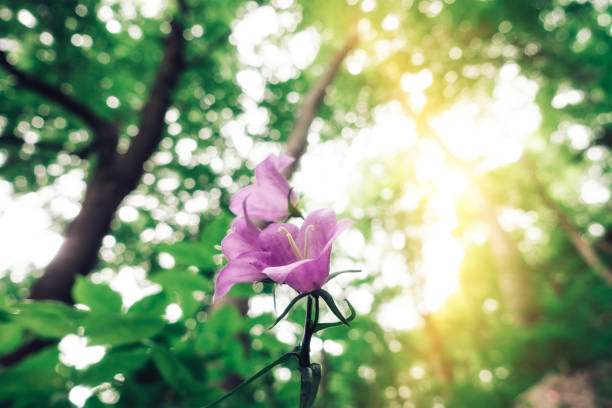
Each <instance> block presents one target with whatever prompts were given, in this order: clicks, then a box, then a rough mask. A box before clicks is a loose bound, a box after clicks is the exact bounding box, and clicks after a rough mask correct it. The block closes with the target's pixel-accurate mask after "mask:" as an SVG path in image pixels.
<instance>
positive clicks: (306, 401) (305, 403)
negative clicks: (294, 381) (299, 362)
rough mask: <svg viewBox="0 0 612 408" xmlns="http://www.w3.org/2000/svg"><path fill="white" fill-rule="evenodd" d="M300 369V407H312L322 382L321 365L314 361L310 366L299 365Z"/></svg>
mask: <svg viewBox="0 0 612 408" xmlns="http://www.w3.org/2000/svg"><path fill="white" fill-rule="evenodd" d="M299 370H300V374H301V388H300V408H312V406H313V405H314V402H315V399H316V398H317V391H319V384H320V383H321V366H320V365H319V364H317V363H312V364H311V365H309V366H308V367H299Z"/></svg>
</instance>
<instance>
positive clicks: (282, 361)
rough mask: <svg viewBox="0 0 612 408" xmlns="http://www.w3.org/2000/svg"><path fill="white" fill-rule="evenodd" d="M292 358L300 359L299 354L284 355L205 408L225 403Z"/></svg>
mask: <svg viewBox="0 0 612 408" xmlns="http://www.w3.org/2000/svg"><path fill="white" fill-rule="evenodd" d="M291 357H296V358H299V356H298V354H297V353H294V352H291V353H287V354H284V355H283V356H282V357H280V358H279V359H277V360H275V361H274V362H272V363H270V364H268V365H267V366H265V367H264V368H262V369H261V370H259V371H258V372H257V373H256V374H255V375H253V376H252V377H250V378H248V379H247V380H245V381H244V382H242V383H241V384H240V385H238V386H237V387H236V388H234V389H233V390H231V391H230V392H228V393H227V394H225V395H224V396H223V397H221V398H219V399H218V400H216V401H213V402H211V403H210V404H208V405H206V406H205V407H204V408H211V407H214V406H215V405H217V404H218V403H220V402H222V401H225V400H226V399H228V398H229V397H231V396H232V395H234V394H235V393H236V392H238V391H240V390H241V389H242V388H244V387H245V386H247V385H248V384H250V383H252V382H253V381H255V380H256V379H258V378H259V377H261V376H262V375H264V374H265V373H267V372H268V371H270V370H271V369H273V368H274V367H276V366H277V365H279V364H283V363H284V362H285V361H288V360H289V359H290V358H291Z"/></svg>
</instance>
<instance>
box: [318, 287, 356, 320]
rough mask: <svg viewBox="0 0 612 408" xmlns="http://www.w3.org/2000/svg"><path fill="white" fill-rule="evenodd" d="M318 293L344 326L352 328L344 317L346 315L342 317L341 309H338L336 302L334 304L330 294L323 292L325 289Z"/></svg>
mask: <svg viewBox="0 0 612 408" xmlns="http://www.w3.org/2000/svg"><path fill="white" fill-rule="evenodd" d="M316 293H318V294H319V295H320V296H321V298H322V299H323V300H324V301H325V303H327V307H329V310H330V311H331V312H332V313H333V314H334V315H335V316H336V317H337V318H338V319H339V320H340V321H341V322H342V323H344V324H346V325H347V326H350V324H349V323H348V321H347V320H346V318H345V317H344V315H342V312H340V309H338V306H336V302H334V298H332V296H331V295H330V294H329V292H327V291H325V290H323V289H319V290H318V291H317V292H316Z"/></svg>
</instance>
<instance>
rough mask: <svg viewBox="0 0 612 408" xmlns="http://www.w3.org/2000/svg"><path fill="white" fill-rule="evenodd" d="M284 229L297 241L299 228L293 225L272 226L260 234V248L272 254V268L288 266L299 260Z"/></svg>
mask: <svg viewBox="0 0 612 408" xmlns="http://www.w3.org/2000/svg"><path fill="white" fill-rule="evenodd" d="M283 229H285V230H286V231H288V232H289V234H291V236H292V237H293V239H294V241H295V239H296V238H297V236H298V227H296V226H295V225H293V224H281V223H275V224H271V225H268V226H267V227H266V228H265V229H264V230H263V231H262V232H261V234H259V247H260V248H261V249H262V250H264V251H267V252H269V253H270V258H269V262H270V266H280V265H287V264H290V263H293V262H296V261H298V260H299V258H298V256H297V255H296V253H295V251H294V250H293V248H292V246H291V243H290V241H289V238H288V237H287V234H286V232H285V231H283Z"/></svg>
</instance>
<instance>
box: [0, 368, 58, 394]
mask: <svg viewBox="0 0 612 408" xmlns="http://www.w3.org/2000/svg"><path fill="white" fill-rule="evenodd" d="M64 386H65V383H64V379H63V378H62V377H61V376H60V375H59V374H58V373H55V372H53V370H48V371H46V370H10V371H5V372H1V373H0V401H1V400H3V399H5V398H7V397H11V396H12V395H19V394H30V393H36V392H51V391H53V390H58V391H59V390H61V389H62V388H64Z"/></svg>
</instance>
